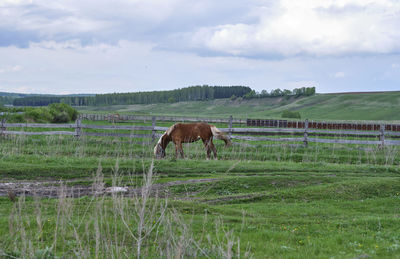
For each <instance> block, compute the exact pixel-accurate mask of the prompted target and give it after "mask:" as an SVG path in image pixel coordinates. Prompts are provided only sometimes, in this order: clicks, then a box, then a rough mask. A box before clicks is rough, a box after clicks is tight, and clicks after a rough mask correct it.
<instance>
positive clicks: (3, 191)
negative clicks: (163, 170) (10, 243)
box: [0, 178, 221, 198]
mask: <svg viewBox="0 0 400 259" xmlns="http://www.w3.org/2000/svg"><path fill="white" fill-rule="evenodd" d="M80 180H81V179H79V180H67V181H63V182H62V183H63V186H64V188H65V189H64V191H65V192H66V193H67V196H69V197H82V196H92V195H102V194H111V193H124V194H125V195H127V196H129V195H134V194H136V195H138V194H140V193H141V191H142V188H133V187H126V186H116V187H103V186H98V187H94V186H93V185H88V186H86V185H74V182H77V181H80ZM219 180H221V179H218V178H207V179H191V180H184V181H172V182H167V183H158V184H153V185H152V186H151V191H152V192H154V193H159V195H161V196H163V194H162V192H163V191H164V190H165V189H166V188H168V187H170V186H175V185H183V184H193V183H206V182H215V181H219ZM61 190H62V188H61V182H60V181H51V180H50V181H9V182H0V196H7V195H11V196H13V195H14V196H21V195H23V194H25V195H26V196H37V197H49V198H57V197H58V196H59V193H60V191H61Z"/></svg>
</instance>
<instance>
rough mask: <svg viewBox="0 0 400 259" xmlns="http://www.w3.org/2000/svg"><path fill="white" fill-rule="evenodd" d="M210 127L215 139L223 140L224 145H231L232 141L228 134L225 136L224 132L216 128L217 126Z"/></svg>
mask: <svg viewBox="0 0 400 259" xmlns="http://www.w3.org/2000/svg"><path fill="white" fill-rule="evenodd" d="M210 127H211V132H212V134H213V136H214V137H215V138H216V139H220V140H223V141H224V142H225V146H226V147H229V146H230V145H232V142H231V140H230V138H229V136H227V135H226V134H225V133H224V132H222V131H220V130H219V129H217V127H215V126H210Z"/></svg>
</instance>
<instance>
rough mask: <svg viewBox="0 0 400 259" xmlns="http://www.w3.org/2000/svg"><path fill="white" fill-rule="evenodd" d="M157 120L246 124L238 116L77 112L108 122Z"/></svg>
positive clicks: (84, 117) (92, 119)
mask: <svg viewBox="0 0 400 259" xmlns="http://www.w3.org/2000/svg"><path fill="white" fill-rule="evenodd" d="M154 117H155V118H156V120H157V121H174V122H199V121H201V122H211V123H230V122H231V121H232V123H234V124H246V122H247V120H246V119H238V118H232V116H231V117H230V118H201V117H197V118H193V117H182V116H145V115H125V114H86V113H83V114H79V119H81V120H91V121H105V120H108V121H110V122H122V121H152V120H153V118H154Z"/></svg>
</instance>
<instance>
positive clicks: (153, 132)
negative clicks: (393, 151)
mask: <svg viewBox="0 0 400 259" xmlns="http://www.w3.org/2000/svg"><path fill="white" fill-rule="evenodd" d="M7 128H23V129H24V128H42V129H45V128H51V129H53V128H60V129H70V130H71V131H40V132H32V131H24V130H22V131H11V130H7ZM72 129H73V131H72ZM167 129H168V128H167V127H159V126H156V117H152V125H151V126H137V125H125V126H120V125H118V126H117V125H115V124H114V125H90V124H82V122H81V120H80V119H78V120H76V122H75V123H73V124H39V123H6V121H5V120H4V119H3V120H2V121H1V125H0V134H1V135H3V136H4V135H71V136H75V137H77V138H79V137H81V136H100V137H101V136H110V137H129V138H146V139H149V140H151V141H154V140H156V139H157V138H158V137H159V136H161V134H162V132H164V131H165V130H167ZM86 130H89V131H86ZM90 130H102V131H108V130H110V131H111V130H112V131H116V130H129V131H130V132H129V133H118V132H92V131H90ZM220 130H221V131H223V132H226V133H227V134H229V136H230V137H231V138H232V139H237V140H245V141H273V142H301V143H302V144H304V146H307V145H308V144H309V143H313V142H315V143H340V144H365V145H379V146H380V147H383V146H385V145H400V140H394V139H393V138H400V132H393V131H386V130H385V125H380V129H379V130H378V131H376V130H375V131H369V132H366V131H357V130H352V131H349V130H323V129H313V128H310V127H309V122H308V120H306V121H305V122H304V128H302V129H296V128H292V129H290V128H234V127H233V119H230V120H229V121H228V128H220ZM137 131H147V132H148V133H147V134H142V133H136V132H137ZM254 135H263V136H261V137H260V136H254ZM274 135H277V136H278V137H271V136H274ZM282 135H290V137H282ZM318 136H322V138H320V137H318ZM326 137H334V138H326ZM345 137H353V138H358V139H345ZM362 138H370V139H369V140H362ZM371 138H375V139H376V140H371Z"/></svg>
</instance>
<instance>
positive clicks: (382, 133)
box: [379, 124, 385, 148]
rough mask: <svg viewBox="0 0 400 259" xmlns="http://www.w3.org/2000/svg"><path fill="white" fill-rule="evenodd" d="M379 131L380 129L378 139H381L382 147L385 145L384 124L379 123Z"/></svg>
mask: <svg viewBox="0 0 400 259" xmlns="http://www.w3.org/2000/svg"><path fill="white" fill-rule="evenodd" d="M379 131H380V135H379V140H380V141H381V144H380V148H383V147H384V146H385V124H382V125H381V127H380V130H379Z"/></svg>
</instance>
